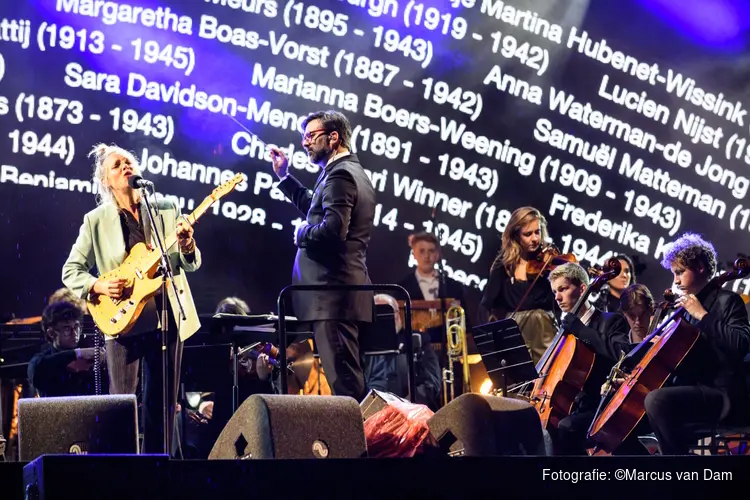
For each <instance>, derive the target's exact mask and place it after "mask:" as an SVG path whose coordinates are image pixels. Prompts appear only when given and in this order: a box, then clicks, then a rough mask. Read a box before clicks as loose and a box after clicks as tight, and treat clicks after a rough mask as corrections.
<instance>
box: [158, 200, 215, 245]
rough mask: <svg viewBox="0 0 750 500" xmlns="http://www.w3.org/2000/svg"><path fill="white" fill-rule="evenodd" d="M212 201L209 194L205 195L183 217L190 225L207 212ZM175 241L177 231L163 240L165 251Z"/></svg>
mask: <svg viewBox="0 0 750 500" xmlns="http://www.w3.org/2000/svg"><path fill="white" fill-rule="evenodd" d="M214 201H216V200H214V199H213V198H212V197H210V196H207V197H206V198H205V199H204V200H203V201H202V202H201V204H200V205H198V206H197V207H195V210H193V211H192V212H190V213H189V214H188V215H186V216H185V219H187V221H188V222H189V223H190V225H191V226H192V225H194V224H195V222H196V221H197V220H198V219H200V218H201V217H202V216H203V215H204V214H205V213H206V212H208V209H209V208H211V205H213V204H214ZM176 243H177V231H175V232H173V233H172V234H170V235H169V236H167V238H166V241H165V242H164V244H165V246H166V249H167V251H169V249H170V248H172V247H173V246H174V245H175V244H176Z"/></svg>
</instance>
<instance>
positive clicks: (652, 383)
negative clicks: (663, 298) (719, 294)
mask: <svg viewBox="0 0 750 500" xmlns="http://www.w3.org/2000/svg"><path fill="white" fill-rule="evenodd" d="M748 275H750V261H748V259H744V258H741V259H737V260H736V261H735V262H734V264H733V268H732V270H730V271H727V272H725V273H722V274H720V275H718V276H716V277H714V278H713V279H712V280H711V281H709V282H708V284H707V285H706V286H705V287H703V289H702V290H701V291H700V292H698V294H697V295H696V297H697V298H698V300H699V301H700V302H701V303H702V302H703V301H704V300H705V299H706V297H707V296H708V294H709V293H710V292H712V291H713V290H716V289H718V288H721V287H722V286H723V285H724V284H725V283H727V282H728V281H731V280H735V279H742V278H745V277H747V276H748ZM686 314H687V311H686V310H685V308H684V307H678V308H677V309H676V310H675V311H674V312H673V313H672V314H671V315H670V316H669V318H668V319H667V320H666V321H665V322H664V323H663V324H662V326H661V327H660V328H658V329H656V330H654V331H653V332H651V333H650V334H649V335H648V336H647V337H646V338H644V339H643V341H642V342H641V343H640V344H638V345H637V346H636V347H634V348H633V349H632V350H631V351H630V352H629V353H628V354H627V355H626V356H624V358H623V359H621V360H620V362H619V363H618V365H620V366H622V365H623V364H624V365H625V366H627V364H628V361H630V360H632V359H634V357H635V356H636V355H637V354H639V353H640V352H642V351H646V352H645V354H643V357H642V358H641V360H640V361H639V362H638V363H637V364H636V365H635V367H634V368H633V369H632V370H630V371H629V372H628V373H627V375H625V381H624V382H623V383H622V384H621V385H620V386H619V387H618V388H617V390H616V391H615V393H614V394H613V395H612V397H611V399H610V400H609V401H608V402H606V406H604V404H605V398H607V397H608V395H607V394H606V393H605V394H604V396H603V399H602V404H601V405H600V408H601V407H603V408H604V409H603V410H601V411H599V412H597V415H596V416H595V417H594V420H593V421H592V423H591V427H590V428H589V431H588V434H587V437H588V438H589V439H591V440H593V441H595V442H596V443H597V444H596V446H595V448H594V450H593V452H592V454H597V453H598V452H600V451H604V452H609V453H612V452H614V450H615V449H617V447H618V446H620V445H621V444H622V442H623V441H625V439H626V438H627V437H628V436H629V435H630V433H631V432H633V430H635V428H636V426H637V425H638V423H639V422H640V421H641V419H643V416H644V415H645V414H646V408H645V400H646V395H648V393H650V392H651V391H655V390H656V389H660V388H661V387H662V386H664V384H665V383H666V382H667V380H669V379H670V378H671V377H672V374H673V373H674V371H675V370H676V369H677V368H678V367H679V366H680V364H681V363H682V361H683V360H684V359H685V357H686V356H687V355H688V353H689V352H690V351H691V350H692V348H693V346H694V345H695V344H696V342H697V341H698V338H699V337H700V330H698V328H696V327H695V326H693V325H691V324H690V323H689V322H688V321H687V319H686V318H685V316H686ZM656 336H659V338H658V339H656V340H655V341H654V342H652V340H653V339H654V338H655V337H656ZM631 363H632V362H631ZM618 369H619V366H618ZM621 373H622V372H621Z"/></svg>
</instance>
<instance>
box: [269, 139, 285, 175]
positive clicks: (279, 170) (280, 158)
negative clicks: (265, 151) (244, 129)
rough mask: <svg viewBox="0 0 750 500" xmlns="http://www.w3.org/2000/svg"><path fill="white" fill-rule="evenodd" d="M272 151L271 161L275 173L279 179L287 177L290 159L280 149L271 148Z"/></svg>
mask: <svg viewBox="0 0 750 500" xmlns="http://www.w3.org/2000/svg"><path fill="white" fill-rule="evenodd" d="M269 149H270V150H271V161H272V162H273V171H274V172H276V175H277V176H278V178H279V179H282V178H284V177H285V176H286V174H287V171H288V170H289V159H288V158H287V157H286V155H285V154H284V152H283V151H282V150H280V149H279V148H275V147H269Z"/></svg>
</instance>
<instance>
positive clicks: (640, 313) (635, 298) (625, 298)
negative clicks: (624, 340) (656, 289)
mask: <svg viewBox="0 0 750 500" xmlns="http://www.w3.org/2000/svg"><path fill="white" fill-rule="evenodd" d="M620 312H621V313H622V315H623V316H625V319H626V320H628V325H629V326H630V337H629V339H628V340H629V342H630V344H632V345H633V347H635V345H637V344H640V343H641V342H642V341H643V339H645V338H646V337H647V336H648V335H649V333H650V332H649V327H650V326H651V320H652V318H653V316H654V313H655V312H656V303H655V302H654V296H653V295H651V291H650V290H649V289H648V287H646V285H641V284H640V283H636V284H634V285H630V286H629V287H627V288H626V289H625V290H623V291H622V294H621V295H620ZM629 350H630V348H628V349H627V350H624V352H625V353H626V354H627V353H628V352H629ZM615 354H618V353H617V352H615Z"/></svg>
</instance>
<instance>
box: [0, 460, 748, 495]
mask: <svg viewBox="0 0 750 500" xmlns="http://www.w3.org/2000/svg"><path fill="white" fill-rule="evenodd" d="M706 470H709V471H712V472H713V473H714V475H713V476H712V478H710V479H707V478H706V477H705V474H706V472H705V471H706ZM618 471H630V472H629V474H630V475H631V476H630V477H624V476H622V472H618ZM679 471H688V472H692V471H694V472H695V473H696V476H697V477H695V478H691V479H693V480H689V481H682V480H680V478H678V477H677V475H676V474H677V472H679ZM644 473H645V474H650V477H643V476H642V474H644ZM716 473H719V474H720V475H716ZM634 474H635V475H634ZM637 474H641V476H638V475H637ZM27 484H30V485H32V486H31V487H30V488H28V493H29V495H28V496H25V495H24V492H25V491H26V490H27V488H26V485H27ZM33 485H36V488H35V487H34V486H33ZM748 485H750V457H745V456H739V457H720V456H715V457H698V456H696V457H528V456H526V457H488V458H477V457H460V458H426V457H422V458H406V459H350V460H329V459H321V460H315V459H309V460H243V461H239V460H168V459H167V458H166V457H165V456H160V455H135V456H133V455H131V456H127V455H121V456H115V455H112V456H96V455H49V456H44V457H41V458H39V459H37V460H35V461H34V462H31V463H22V462H15V463H14V462H8V463H0V488H2V490H0V498H2V499H3V500H5V499H15V498H19V499H23V498H42V499H56V498H76V499H82V498H86V499H88V498H102V499H112V498H127V499H129V500H133V499H137V498H138V499H140V498H149V499H150V498H158V499H165V498H180V499H186V498H206V499H215V498H216V499H219V498H238V499H239V498H250V497H256V496H258V495H262V497H263V498H273V499H277V498H297V499H300V498H303V499H305V500H307V499H310V498H476V496H477V495H482V497H481V498H484V497H485V496H487V495H489V496H488V498H500V497H502V498H537V497H545V498H547V499H548V500H549V498H550V497H549V495H550V494H563V493H566V492H568V493H578V494H580V493H586V494H587V495H588V494H591V495H594V494H596V495H606V498H607V500H610V499H612V498H621V497H623V498H625V497H629V498H630V500H632V498H633V495H636V497H637V498H638V499H639V500H641V499H642V498H650V497H661V498H664V495H665V494H671V495H674V494H676V493H677V492H678V491H685V492H689V493H690V494H691V497H693V496H694V495H695V494H697V493H703V492H706V493H711V494H722V493H726V494H730V493H731V492H732V491H734V490H736V488H738V487H740V488H742V487H743V486H745V487H746V486H748Z"/></svg>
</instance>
